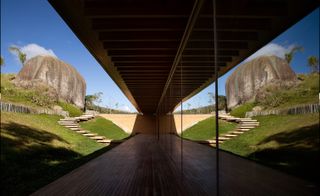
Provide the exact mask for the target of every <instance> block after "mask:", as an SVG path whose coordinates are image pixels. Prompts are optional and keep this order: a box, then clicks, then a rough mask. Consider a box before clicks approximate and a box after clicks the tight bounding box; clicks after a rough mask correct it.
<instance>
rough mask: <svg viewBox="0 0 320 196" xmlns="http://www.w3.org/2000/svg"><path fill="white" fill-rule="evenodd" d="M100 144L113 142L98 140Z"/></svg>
mask: <svg viewBox="0 0 320 196" xmlns="http://www.w3.org/2000/svg"><path fill="white" fill-rule="evenodd" d="M97 142H98V143H104V144H105V143H111V140H108V139H104V140H97Z"/></svg>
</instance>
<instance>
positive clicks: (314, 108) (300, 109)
mask: <svg viewBox="0 0 320 196" xmlns="http://www.w3.org/2000/svg"><path fill="white" fill-rule="evenodd" d="M319 111H320V105H319V104H308V105H299V106H295V107H290V108H285V109H274V110H265V111H251V112H246V118H250V117H253V116H267V115H272V114H273V115H286V114H309V113H318V112H319Z"/></svg>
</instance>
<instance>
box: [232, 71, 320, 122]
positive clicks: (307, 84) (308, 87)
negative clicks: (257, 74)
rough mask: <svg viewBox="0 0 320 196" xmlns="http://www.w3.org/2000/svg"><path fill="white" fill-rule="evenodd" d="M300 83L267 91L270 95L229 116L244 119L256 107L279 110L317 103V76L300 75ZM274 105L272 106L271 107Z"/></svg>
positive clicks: (242, 107)
mask: <svg viewBox="0 0 320 196" xmlns="http://www.w3.org/2000/svg"><path fill="white" fill-rule="evenodd" d="M298 77H299V78H300V79H301V80H302V81H301V83H300V84H299V85H297V86H295V87H292V88H289V89H272V88H271V87H270V89H269V88H266V89H269V91H270V92H271V95H269V96H267V97H266V98H265V99H263V100H257V101H255V102H254V103H245V104H242V105H241V106H238V107H236V108H234V109H233V110H232V111H231V112H230V114H231V115H233V116H236V117H245V113H246V112H248V111H251V110H252V108H253V107H254V106H256V105H259V106H263V107H264V108H265V109H281V108H288V107H291V106H294V105H302V104H310V103H318V102H319V74H316V73H314V74H308V75H305V74H300V75H299V76H298ZM271 105H274V106H271Z"/></svg>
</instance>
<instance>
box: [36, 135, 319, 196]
mask: <svg viewBox="0 0 320 196" xmlns="http://www.w3.org/2000/svg"><path fill="white" fill-rule="evenodd" d="M182 149H183V156H181V140H180V139H179V138H178V137H176V136H173V135H164V136H162V137H161V139H160V141H159V142H158V141H157V140H156V138H155V137H154V136H152V135H143V134H140V135H137V136H134V137H133V138H131V139H129V140H128V141H126V142H124V143H122V144H120V145H119V146H117V147H115V148H114V149H112V150H111V151H109V152H106V153H105V154H103V155H101V156H99V157H97V158H96V159H94V160H92V161H90V162H88V163H86V164H84V165H83V166H81V167H79V168H77V169H76V170H74V171H72V172H70V173H69V174H67V175H65V176H63V177H61V178H60V179H58V180H56V181H54V182H52V183H51V184H49V185H47V186H45V187H43V188H41V189H40V190H38V191H37V192H35V193H33V195H60V196H62V195H77V196H78V195H95V196H96V195H108V196H109V195H165V196H170V195H174V196H178V195H183V196H186V195H201V196H203V195H216V191H217V188H216V166H215V163H216V152H215V150H214V149H213V148H210V147H208V146H204V145H200V144H197V143H194V142H190V141H183V148H182ZM219 154H220V170H219V171H220V172H219V176H220V178H219V184H220V186H219V193H220V194H219V195H268V196H269V195H272V196H275V195H304V196H307V195H317V188H318V187H315V186H314V185H312V184H310V183H308V182H305V181H302V180H300V179H297V178H295V177H292V176H289V175H286V174H283V173H280V172H278V171H275V170H272V169H270V168H267V167H264V166H261V165H259V164H256V163H254V162H251V161H248V160H245V159H242V158H240V157H237V156H234V155H231V154H228V153H224V152H220V153H219Z"/></svg>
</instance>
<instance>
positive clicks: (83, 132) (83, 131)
mask: <svg viewBox="0 0 320 196" xmlns="http://www.w3.org/2000/svg"><path fill="white" fill-rule="evenodd" d="M76 132H77V133H81V134H85V133H90V131H86V130H79V131H76Z"/></svg>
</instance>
